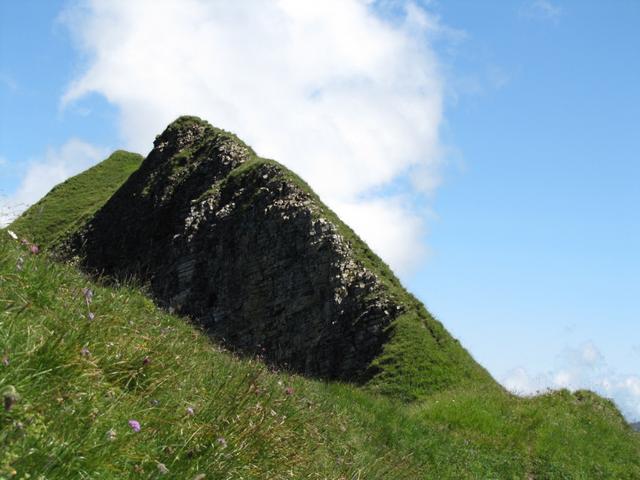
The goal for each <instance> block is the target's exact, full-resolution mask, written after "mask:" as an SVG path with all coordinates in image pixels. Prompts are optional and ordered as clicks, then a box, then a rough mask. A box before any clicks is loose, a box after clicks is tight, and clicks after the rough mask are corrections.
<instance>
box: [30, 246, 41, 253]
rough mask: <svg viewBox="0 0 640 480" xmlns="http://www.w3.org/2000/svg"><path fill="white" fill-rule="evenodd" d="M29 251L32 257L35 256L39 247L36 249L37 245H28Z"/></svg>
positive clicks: (38, 251)
mask: <svg viewBox="0 0 640 480" xmlns="http://www.w3.org/2000/svg"><path fill="white" fill-rule="evenodd" d="M29 251H30V252H31V253H33V254H34V255H37V254H38V253H40V247H38V245H36V244H35V243H32V244H31V245H29Z"/></svg>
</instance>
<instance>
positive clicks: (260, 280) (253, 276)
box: [68, 117, 475, 381]
mask: <svg viewBox="0 0 640 480" xmlns="http://www.w3.org/2000/svg"><path fill="white" fill-rule="evenodd" d="M68 246H69V247H70V248H71V249H72V250H73V251H74V252H75V253H76V254H78V255H79V256H80V258H81V259H82V262H83V265H84V267H85V268H86V269H88V270H90V271H92V272H98V273H100V274H102V275H107V276H110V277H114V278H120V279H122V278H129V277H135V278H137V279H139V280H141V281H143V282H144V283H147V284H148V285H149V288H150V291H151V293H152V295H153V296H154V297H155V299H156V300H157V301H158V302H160V303H161V304H163V305H165V306H166V307H168V308H171V309H174V310H175V311H177V312H179V313H181V314H185V315H188V316H189V317H191V318H193V319H194V320H196V321H197V322H198V323H200V324H201V325H203V326H204V327H206V328H207V329H208V331H210V332H211V333H212V334H213V335H214V336H215V337H216V338H218V339H220V340H221V341H223V342H224V343H225V344H227V345H228V346H231V347H233V348H236V349H238V350H240V351H242V352H246V353H250V354H259V355H261V356H263V357H264V358H266V359H267V360H268V361H270V362H272V363H275V364H277V365H281V366H287V367H288V368H290V369H292V370H294V371H297V372H301V373H305V374H310V375H314V376H320V377H324V378H333V379H343V380H358V381H362V380H367V379H369V378H371V377H372V376H373V375H374V374H376V372H377V371H378V370H379V369H380V366H379V365H378V366H375V365H374V363H375V362H374V360H375V359H376V358H378V357H380V355H381V354H382V353H383V351H384V350H385V348H386V347H385V346H386V345H387V344H388V343H389V341H390V340H391V339H392V337H393V336H394V331H395V330H394V324H395V322H396V320H397V319H398V318H400V317H402V316H403V315H407V314H408V313H410V311H411V312H413V313H412V315H414V316H415V311H417V310H416V307H415V305H413V303H412V302H415V301H414V300H412V299H411V298H410V297H409V296H408V294H407V293H406V292H405V291H404V290H403V289H402V288H401V287H400V285H399V283H398V282H397V279H395V277H393V275H392V274H390V272H388V270H387V267H386V266H384V264H382V263H381V262H380V261H379V259H378V258H377V257H375V255H373V254H372V253H371V252H370V251H369V250H368V249H367V248H366V245H364V244H363V243H362V242H361V241H360V240H359V239H357V237H355V235H353V233H352V232H351V231H350V230H349V229H348V228H347V227H346V226H344V225H343V224H342V223H341V222H339V220H337V218H335V217H334V215H333V213H332V212H330V211H329V210H328V209H327V208H326V207H325V206H324V205H323V204H322V203H321V202H320V201H319V200H318V199H317V197H316V196H315V194H313V192H312V191H311V190H310V189H309V188H308V187H307V186H306V185H305V184H304V182H302V181H301V180H300V179H299V178H297V177H296V176H295V175H293V174H292V173H291V172H289V171H288V170H286V169H285V168H284V167H282V166H281V165H279V164H277V163H276V162H273V161H268V160H263V159H260V158H258V157H257V156H256V155H255V153H254V152H253V151H252V150H251V149H250V148H249V147H248V146H246V145H245V144H244V143H243V142H241V141H240V140H238V139H237V138H236V137H235V136H233V135H232V134H229V133H227V132H224V131H222V130H218V129H215V128H213V127H211V126H210V125H209V124H208V123H206V122H204V121H202V120H200V119H198V118H195V117H182V118H180V119H178V120H177V121H176V122H174V123H172V124H171V125H170V126H169V127H168V128H167V129H166V130H165V132H164V133H162V135H160V136H158V137H157V138H156V140H155V143H154V148H153V150H152V151H151V153H150V154H149V156H148V157H147V158H146V159H145V160H144V162H143V163H142V165H141V167H140V169H139V170H138V171H136V172H135V173H134V174H133V175H132V176H131V177H130V178H129V180H128V181H127V182H126V183H125V184H124V185H123V186H122V187H121V188H120V189H119V190H118V191H117V192H116V193H115V195H113V197H112V198H111V199H110V200H109V201H108V202H107V203H106V204H105V205H104V206H103V207H102V208H101V209H100V210H99V211H98V212H97V214H96V215H95V216H94V218H93V219H92V220H91V221H90V222H89V223H88V224H87V225H86V226H85V227H84V228H83V229H82V230H81V231H79V232H78V233H77V234H75V235H74V236H73V237H72V238H71V239H70V240H69V242H68ZM420 308H422V307H421V306H420ZM422 311H423V312H424V313H421V314H420V315H422V316H423V317H424V319H425V320H424V321H423V320H420V322H422V323H420V332H421V333H420V335H423V334H424V335H427V336H429V338H430V339H431V341H432V343H433V345H434V347H433V348H436V349H438V348H439V349H441V350H442V351H441V352H437V353H438V355H437V356H436V357H435V358H438V359H439V360H437V361H436V360H434V361H433V362H432V363H433V364H434V365H435V364H436V363H437V362H440V363H442V362H445V363H446V362H450V363H452V364H453V363H456V362H457V359H458V358H459V357H460V352H464V351H463V349H462V348H461V347H459V345H458V344H457V342H456V341H455V340H453V339H451V338H450V337H449V336H448V334H446V332H445V331H444V329H442V328H441V327H437V326H436V327H435V328H433V325H431V324H429V322H428V321H427V320H428V319H427V317H426V315H427V314H426V311H424V309H423V308H422ZM416 318H417V317H416ZM429 319H430V317H429ZM430 321H431V322H435V321H434V320H433V319H430ZM436 323H437V322H436ZM438 325H439V324H438ZM422 332H424V333H422ZM438 345H440V346H438ZM452 345H453V347H452ZM454 347H455V348H457V349H458V350H459V351H458V350H456V353H455V355H449V354H448V353H446V352H447V351H448V350H447V349H451V348H454ZM443 352H444V353H443ZM393 355H395V353H393V352H392V357H389V358H387V360H385V362H386V363H391V364H393V366H394V368H399V367H398V366H397V364H398V362H400V363H402V362H405V363H406V362H411V359H407V358H402V359H401V360H398V359H399V358H400V357H402V355H399V356H398V359H396V357H393ZM447 355H449V356H447ZM464 355H467V354H466V352H464ZM467 356H468V355H467ZM465 358H467V357H465ZM469 358H470V357H469ZM442 359H445V360H442ZM471 362H472V363H473V364H474V365H475V362H473V361H472V360H471ZM401 367H402V365H401ZM399 370H402V368H399ZM425 375H428V372H425ZM467 376H468V375H467Z"/></svg>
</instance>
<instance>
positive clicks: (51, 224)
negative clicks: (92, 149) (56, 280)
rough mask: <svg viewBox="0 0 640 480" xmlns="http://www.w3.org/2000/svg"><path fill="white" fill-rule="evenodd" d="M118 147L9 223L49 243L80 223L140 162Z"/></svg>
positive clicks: (30, 235)
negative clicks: (104, 158) (101, 160)
mask: <svg viewBox="0 0 640 480" xmlns="http://www.w3.org/2000/svg"><path fill="white" fill-rule="evenodd" d="M142 159H143V157H142V155H138V154H137V153H131V152H125V151H123V150H118V151H116V152H114V153H113V154H112V155H111V156H109V158H107V159H106V160H104V161H103V162H101V163H99V164H98V165H96V166H94V167H92V168H90V169H89V170H86V171H84V172H82V173H80V174H79V175H76V176H74V177H71V178H69V179H68V180H66V181H64V182H63V183H61V184H60V185H57V186H55V187H54V188H53V189H52V190H51V191H50V192H49V193H48V194H47V195H46V196H45V197H44V198H42V199H41V200H40V201H38V202H37V203H35V204H33V205H32V206H31V207H30V208H28V209H27V210H26V211H25V212H24V213H23V214H22V215H21V216H20V217H19V218H18V219H16V221H15V222H13V224H12V225H11V228H13V229H14V230H16V231H19V232H20V233H22V234H23V235H27V236H29V238H30V239H31V241H33V242H38V243H39V244H40V245H44V246H47V245H51V244H53V243H55V242H56V241H58V240H59V239H61V238H62V237H64V236H65V234H68V233H70V232H71V231H73V230H74V229H76V228H78V227H79V226H80V225H82V224H83V223H84V222H85V221H86V220H87V219H88V218H90V217H91V216H92V215H93V214H94V213H95V212H96V210H98V209H99V208H100V207H101V206H102V205H104V203H105V202H106V201H107V200H108V199H109V198H110V197H111V195H113V193H114V192H115V191H116V190H117V189H118V188H119V187H120V186H121V185H122V184H123V183H124V182H125V180H126V179H127V178H129V176H130V175H131V174H132V173H133V172H134V171H135V170H136V169H137V168H138V167H139V166H140V163H142Z"/></svg>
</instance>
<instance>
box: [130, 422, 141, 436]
mask: <svg viewBox="0 0 640 480" xmlns="http://www.w3.org/2000/svg"><path fill="white" fill-rule="evenodd" d="M129 426H130V427H131V430H133V431H134V432H136V433H138V432H139V431H140V422H139V421H137V420H129Z"/></svg>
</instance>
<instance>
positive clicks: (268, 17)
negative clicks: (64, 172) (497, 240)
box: [63, 0, 451, 273]
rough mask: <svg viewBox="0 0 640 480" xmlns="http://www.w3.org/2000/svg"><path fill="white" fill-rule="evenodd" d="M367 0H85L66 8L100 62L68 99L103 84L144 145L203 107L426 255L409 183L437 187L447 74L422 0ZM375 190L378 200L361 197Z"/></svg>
mask: <svg viewBox="0 0 640 480" xmlns="http://www.w3.org/2000/svg"><path fill="white" fill-rule="evenodd" d="M372 8H373V7H372V2H371V1H369V0H327V1H322V2H317V1H312V0H309V1H302V0H277V1H267V0H247V1H243V2H221V1H216V2H214V1H205V0H161V1H158V0H137V1H135V2H131V1H128V0H116V1H101V0H86V1H81V2H80V3H79V4H76V5H75V6H74V7H72V8H71V9H70V10H68V11H67V12H66V13H65V15H64V17H63V20H64V21H65V22H66V23H67V24H68V25H69V26H70V28H71V31H72V32H73V35H74V38H75V41H76V44H77V45H78V47H79V48H80V49H81V50H82V52H83V53H84V54H85V55H86V58H88V60H89V62H88V65H87V68H86V71H85V72H84V73H83V74H82V75H81V76H79V77H78V78H76V79H75V81H74V82H73V83H72V84H71V85H70V87H69V89H68V91H67V92H66V94H65V95H64V97H63V104H65V105H66V104H69V103H70V102H76V101H78V100H79V99H81V98H82V97H83V96H85V95H87V94H90V93H92V92H96V93H99V94H102V95H103V96H104V97H105V98H107V99H108V100H109V101H110V102H112V103H113V104H115V105H116V106H117V107H118V108H119V111H120V130H121V132H122V135H123V137H124V139H125V141H126V143H127V145H128V148H131V149H133V150H135V151H146V150H148V149H149V148H150V146H151V142H152V140H153V138H154V137H155V135H156V134H158V133H159V132H161V131H162V130H163V128H164V127H165V126H166V124H168V123H169V122H170V121H172V120H173V119H174V118H175V117H177V116H178V115H182V114H194V115H199V116H201V117H203V118H206V119H207V120H209V121H210V122H211V123H212V124H214V125H216V126H219V127H222V128H225V129H227V130H231V131H233V132H235V133H237V134H238V135H239V136H240V137H241V138H243V139H245V140H246V141H247V142H248V143H249V144H251V145H252V146H253V147H254V149H255V150H256V151H257V152H258V153H259V154H260V155H262V156H265V157H270V158H275V159H277V160H279V161H281V162H282V163H284V164H285V165H287V166H288V167H290V168H292V169H293V170H294V171H296V172H297V173H299V174H300V175H301V176H302V177H303V178H305V179H306V180H307V181H308V182H309V183H310V184H311V186H312V187H313V188H314V189H315V190H316V191H317V192H318V194H319V195H320V196H321V197H322V198H323V200H325V201H326V202H327V203H328V204H329V205H330V206H332V207H333V208H335V209H336V210H337V213H338V214H339V215H341V216H345V217H347V216H348V217H349V223H351V224H353V225H354V226H355V229H356V231H357V232H358V233H359V234H361V235H362V236H363V237H364V238H365V240H367V241H368V242H369V243H371V244H372V245H374V248H375V249H376V250H377V251H378V253H380V254H381V256H382V257H383V258H384V259H385V260H387V261H388V262H389V263H390V264H391V266H392V267H394V268H395V269H396V270H398V271H400V273H403V272H406V271H407V267H409V266H415V265H417V264H419V261H420V258H419V257H418V254H419V252H421V251H423V250H424V248H421V245H422V243H423V238H422V234H423V231H424V226H423V225H422V223H423V220H422V219H421V217H420V216H419V215H417V214H415V213H413V212H412V210H411V209H410V208H407V207H406V204H405V202H403V200H402V198H400V197H397V198H396V197H391V198H390V197H388V196H381V195H377V196H372V195H373V194H372V192H375V191H378V192H379V191H381V190H383V189H384V187H385V186H386V185H388V184H389V183H390V182H392V181H394V180H396V179H397V178H398V177H401V176H403V175H408V174H410V175H411V176H412V177H414V178H413V180H414V181H413V182H412V183H411V185H412V187H411V188H412V189H413V190H412V192H403V196H404V195H408V194H411V193H416V192H418V190H419V189H420V188H422V187H424V189H425V190H433V188H435V186H436V185H437V183H438V179H439V177H438V166H439V158H440V156H441V149H440V145H439V126H440V124H441V119H442V95H443V94H442V83H443V82H442V77H441V74H440V72H439V69H438V62H437V59H436V56H435V54H434V52H433V50H432V48H431V47H430V45H429V38H430V36H431V35H440V36H442V35H451V33H450V32H449V30H447V29H446V28H445V27H443V26H441V25H440V23H439V22H438V20H437V19H436V18H435V17H433V16H431V15H429V14H428V13H427V12H425V11H424V10H423V9H421V8H419V7H418V6H416V5H414V4H408V5H407V9H406V10H405V13H406V15H405V16H404V17H403V18H402V19H401V20H395V21H394V22H393V23H390V22H386V21H383V20H381V19H380V18H379V17H378V16H376V14H375V13H374V12H373V11H372ZM362 198H366V199H367V200H366V201H362V200H361V199H362Z"/></svg>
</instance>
